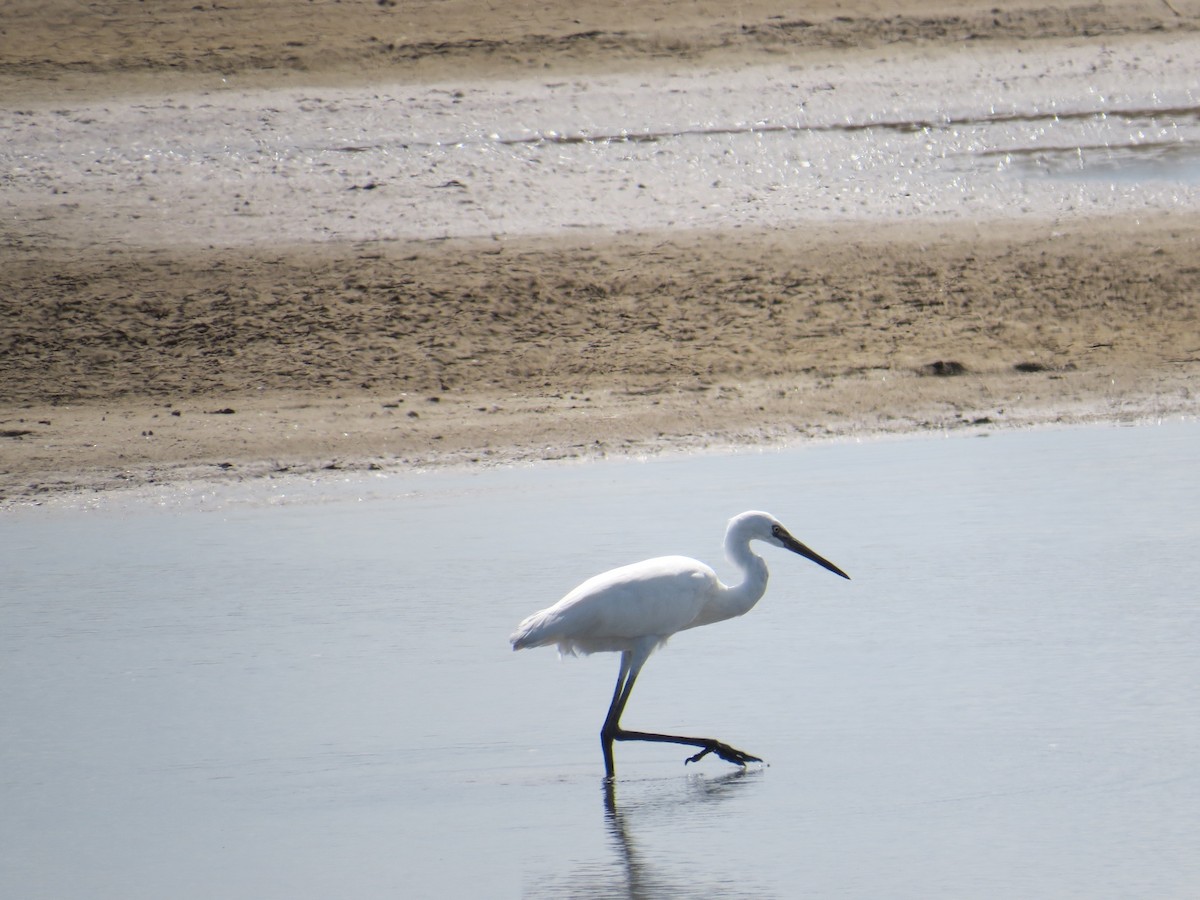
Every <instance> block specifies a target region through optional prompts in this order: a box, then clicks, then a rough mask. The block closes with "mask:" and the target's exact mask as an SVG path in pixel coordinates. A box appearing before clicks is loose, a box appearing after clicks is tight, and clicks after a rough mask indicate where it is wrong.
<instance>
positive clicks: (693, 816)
mask: <svg viewBox="0 0 1200 900" xmlns="http://www.w3.org/2000/svg"><path fill="white" fill-rule="evenodd" d="M762 774H763V773H762V770H761V769H737V770H735V771H732V772H729V773H727V774H725V775H722V776H721V777H719V778H705V777H699V776H697V777H692V778H688V779H687V780H686V786H685V787H684V788H683V789H682V790H680V789H679V787H680V785H679V782H678V781H675V780H674V779H671V780H669V781H668V782H667V786H668V787H669V790H666V791H656V792H654V793H653V794H652V793H651V791H652V790H653V786H654V784H655V783H654V782H624V783H622V785H621V786H620V787H621V789H622V790H623V791H625V792H626V793H627V794H635V795H637V796H638V797H639V799H636V800H630V801H628V802H626V803H625V804H624V805H622V804H621V803H619V802H618V798H617V790H618V785H617V782H616V780H615V779H612V778H606V779H604V782H603V792H604V820H605V826H606V829H607V831H608V836H609V843H610V844H611V846H612V848H613V850H614V853H615V856H616V867H617V869H618V870H619V871H620V872H621V873H622V875H623V883H620V882H617V883H608V884H604V885H603V886H601V885H594V886H593V887H594V888H596V890H597V893H596V894H595V896H605V897H627V898H630V900H651V898H661V897H697V898H699V897H704V898H709V897H713V896H721V897H730V896H739V895H740V896H746V897H750V896H754V897H763V896H767V895H768V894H769V892H768V894H764V892H763V890H762V889H761V886H759V887H758V888H755V887H753V886H752V885H750V884H747V883H744V882H743V879H742V878H741V877H740V876H741V873H737V875H736V876H734V877H720V878H719V879H712V878H711V877H707V878H706V877H705V875H706V874H708V875H710V876H711V875H716V874H720V875H722V876H726V873H713V872H711V871H710V872H707V873H706V872H705V871H703V870H702V871H696V870H695V869H688V870H686V871H677V872H672V871H670V867H669V863H668V862H667V859H666V858H665V857H662V858H656V857H655V855H654V854H653V852H651V853H646V852H644V850H645V844H646V842H647V841H648V840H649V841H652V842H654V843H656V844H658V845H661V841H659V840H658V839H659V838H661V837H663V836H666V835H676V836H679V835H687V834H688V832H689V829H684V828H678V827H672V828H664V827H663V825H664V824H665V823H664V820H667V821H673V820H676V819H678V818H681V817H683V818H686V819H688V820H689V821H690V822H692V823H697V822H698V823H705V822H713V821H715V820H716V819H717V817H718V816H720V815H721V813H720V812H719V811H718V810H717V807H719V806H722V805H724V801H727V800H729V799H731V798H732V797H734V796H735V792H736V791H738V790H740V789H744V788H747V787H749V786H750V785H751V784H752V783H754V782H755V781H757V780H758V779H759V778H760V777H761V776H762ZM694 835H695V833H694V831H693V832H692V836H693V837H694ZM688 840H690V839H688ZM639 843H641V845H642V847H641V849H639ZM692 849H693V850H694V849H695V848H694V847H692ZM670 856H671V857H672V858H678V855H677V854H675V853H672V854H670ZM735 881H736V882H743V883H742V884H741V885H740V886H739V887H737V888H734V893H732V894H731V893H730V889H731V882H735Z"/></svg>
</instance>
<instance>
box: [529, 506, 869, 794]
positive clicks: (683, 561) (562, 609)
mask: <svg viewBox="0 0 1200 900" xmlns="http://www.w3.org/2000/svg"><path fill="white" fill-rule="evenodd" d="M751 541H762V542H763V543H764V544H771V545H773V546H775V547H782V548H783V549H785V550H791V551H792V552H793V553H798V554H800V555H801V556H803V557H804V558H805V559H809V560H812V561H813V562H815V563H817V565H820V566H824V567H825V568H826V569H828V570H829V571H830V572H833V573H834V574H835V575H840V576H842V577H843V578H847V579H848V578H849V577H850V576H849V575H847V574H846V573H845V572H843V571H842V570H841V569H839V568H838V567H837V566H835V565H834V564H833V563H831V562H830V561H829V560H827V559H824V558H823V557H821V556H819V555H817V554H816V553H815V552H813V551H812V550H810V549H809V548H808V547H806V546H805V545H804V544H802V543H800V541H798V540H796V539H795V538H794V537H792V535H791V534H790V533H789V532H788V530H787V529H786V528H784V527H783V525H782V524H780V522H779V520H777V519H776V518H775V517H774V516H772V515H770V514H768V513H765V512H753V511H752V512H744V513H742V514H741V515H738V516H735V517H734V518H732V519H731V520H730V521H729V527H728V528H727V529H726V531H725V554H726V555H727V556H728V557H729V559H730V561H731V562H732V563H734V564H735V565H736V566H737V567H738V568H739V569H741V570H742V574H743V578H742V581H741V583H740V584H735V585H726V584H723V583H722V582H721V580H720V579H719V578H718V577H717V573H716V572H714V571H713V570H712V569H711V568H710V567H708V566H706V565H705V564H704V563H702V562H699V561H698V560H694V559H689V558H688V557H686V556H660V557H657V558H655V559H647V560H644V561H643V562H639V563H633V564H632V565H629V566H622V567H621V568H618V569H612V570H610V571H608V572H603V573H601V574H600V575H596V576H594V577H592V578H589V579H588V580H587V581H585V582H584V583H583V584H581V585H579V587H577V588H575V590H573V591H571V592H570V593H569V594H567V595H566V596H565V597H563V598H562V599H561V600H559V601H558V602H557V603H555V604H554V605H553V606H551V607H549V608H547V609H543V610H542V611H541V612H536V613H534V614H533V615H532V616H529V618H527V619H525V621H523V622H522V623H521V624H520V625H518V626H517V630H516V631H515V632H513V634H512V637H511V638H509V640H510V641H511V642H512V646H513V649H514V650H524V649H525V648H527V647H546V646H549V645H551V644H554V645H557V647H558V650H559V652H560V653H563V654H571V655H575V654H578V653H585V654H586V653H601V652H610V653H620V654H621V670H620V673H619V674H618V675H617V686H616V689H615V690H614V691H613V697H612V703H611V704H609V707H608V715H607V716H605V719H604V726H603V728H602V729H601V730H600V745H601V747H602V748H603V750H604V770H605V775H606V777H608V778H612V777H613V775H614V774H615V772H616V768H615V766H614V765H613V741H655V742H659V743H670V744H685V745H688V746H691V747H699V748H700V752H698V753H696V754H695V755H694V756H690V757H688V759H687V760H686V762H696V761H697V760H699V759H701V758H703V757H704V756H707V755H708V754H709V753H714V754H716V755H717V756H719V757H720V758H721V759H724V760H726V761H728V762H731V763H735V764H736V765H739V766H745V765H746V763H748V762H762V760H761V759H759V758H758V757H757V756H751V755H750V754H749V753H746V752H744V751H742V750H738V749H737V748H735V747H730V746H729V745H728V744H723V743H721V742H720V741H717V740H714V739H712V738H704V737H683V736H680V735H673V734H656V733H653V732H646V731H627V730H625V729H624V728H622V727H621V713H622V712H623V711H624V710H625V704H626V703H628V702H629V695H630V694H631V693H632V692H633V683H634V682H635V681H636V680H637V677H638V673H639V672H641V671H642V666H644V665H645V664H646V660H647V659H649V658H650V654H651V653H653V652H654V651H655V650H656V649H657V648H658V647H661V646H662V645H663V644H665V643H666V642H667V639H668V638H670V637H671V635H673V634H675V633H676V632H677V631H684V630H686V629H688V628H697V627H699V626H701V625H711V624H712V623H714V622H720V621H723V620H725V619H732V618H734V617H736V616H740V615H744V614H745V613H747V612H749V611H750V610H751V609H753V608H754V604H756V603H757V602H758V601H759V600H760V599H761V598H762V595H763V594H764V593H765V592H766V589H767V564H766V562H765V561H764V560H763V558H762V557H761V556H759V555H758V554H756V553H755V552H754V551H753V550H751V549H750V542H751Z"/></svg>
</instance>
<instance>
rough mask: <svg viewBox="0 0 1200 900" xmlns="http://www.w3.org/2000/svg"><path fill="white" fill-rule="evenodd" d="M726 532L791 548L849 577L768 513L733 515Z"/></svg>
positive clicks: (744, 538) (786, 548) (745, 538)
mask: <svg viewBox="0 0 1200 900" xmlns="http://www.w3.org/2000/svg"><path fill="white" fill-rule="evenodd" d="M727 534H728V536H729V537H730V538H732V537H733V536H734V535H737V536H738V537H739V538H740V539H741V540H744V541H747V542H749V541H756V540H757V541H763V542H765V543H768V544H774V545H775V546H776V547H782V548H783V549H785V550H791V551H792V552H793V553H798V554H800V555H801V556H803V557H804V558H805V559H808V560H812V561H813V562H815V563H816V564H817V565H818V566H822V567H824V568H826V569H828V570H829V571H830V572H832V573H833V574H835V575H841V576H842V577H843V578H846V579H848V578H849V577H850V576H849V575H847V574H846V573H845V572H843V571H842V570H841V569H839V568H838V567H837V566H835V565H834V564H833V563H831V562H830V561H829V560H827V559H825V558H824V557H823V556H820V555H819V554H817V553H815V552H814V551H813V550H811V549H810V548H809V547H807V546H805V545H804V544H802V543H800V541H798V540H796V539H795V538H794V537H792V535H791V532H789V531H788V530H787V529H786V528H784V527H783V523H781V522H780V521H779V520H778V519H776V518H775V517H774V516H773V515H771V514H770V513H765V512H757V511H751V512H744V513H742V514H741V515H739V516H734V517H733V518H732V519H731V520H730V521H729V531H728V532H727Z"/></svg>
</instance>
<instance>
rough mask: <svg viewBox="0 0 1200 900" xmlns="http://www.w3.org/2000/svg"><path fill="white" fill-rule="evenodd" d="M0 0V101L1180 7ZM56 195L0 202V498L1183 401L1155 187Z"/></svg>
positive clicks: (346, 82) (1183, 377)
mask: <svg viewBox="0 0 1200 900" xmlns="http://www.w3.org/2000/svg"><path fill="white" fill-rule="evenodd" d="M10 6H11V7H12V9H11V15H9V14H8V11H6V23H5V27H4V30H3V34H0V42H2V46H0V60H3V62H2V63H0V98H3V100H4V102H5V105H7V106H9V107H10V108H25V107H27V113H28V116H29V117H30V118H31V119H42V118H45V117H51V116H54V115H65V114H69V112H70V110H72V109H73V108H82V107H83V106H85V105H87V104H91V106H92V107H95V108H102V107H103V103H104V98H106V97H108V98H114V99H115V98H123V99H127V98H130V97H141V96H144V97H153V98H156V99H157V100H159V101H161V100H162V99H163V98H169V97H171V96H175V95H180V94H184V93H189V92H190V93H195V92H203V91H212V90H222V89H223V88H222V86H223V85H226V86H227V85H229V84H231V83H235V84H236V85H237V89H238V90H247V91H259V90H261V91H264V92H265V91H272V90H278V89H280V88H281V87H297V86H310V85H311V86H323V87H325V88H328V89H338V88H346V87H348V86H355V87H358V88H361V87H362V86H364V85H366V86H369V85H371V84H373V83H384V82H386V83H403V82H409V83H412V84H429V83H435V82H439V81H443V80H445V79H448V78H460V79H461V78H470V79H474V80H475V81H482V82H488V83H491V84H495V85H496V86H497V87H498V88H499V87H502V86H503V85H505V84H506V83H508V82H509V81H513V80H518V79H527V78H529V77H530V73H531V72H535V71H540V72H543V73H547V74H549V75H552V76H553V77H554V78H560V77H571V78H575V79H584V80H586V78H587V77H588V76H589V75H594V74H596V73H605V74H611V73H613V72H631V73H636V72H644V73H647V77H653V76H655V75H656V74H662V73H670V72H676V73H678V72H686V71H690V70H692V69H694V68H696V67H706V68H710V69H711V68H718V69H720V68H729V69H746V68H747V67H754V66H760V65H767V64H770V65H778V64H779V63H780V62H781V61H785V62H790V63H791V64H792V65H794V66H796V67H804V66H807V65H813V64H814V61H816V60H825V61H828V60H837V59H841V58H844V57H846V55H847V54H862V53H864V52H867V53H870V52H875V50H876V48H879V52H883V49H884V48H886V52H887V53H889V54H891V55H892V56H893V57H896V58H899V59H901V60H904V59H911V65H912V66H913V68H914V71H915V70H917V69H919V68H920V67H921V65H922V60H923V59H924V58H926V57H927V55H928V54H929V53H931V52H935V51H937V50H938V48H944V47H950V46H959V45H961V44H962V43H963V42H972V43H973V44H979V45H980V46H987V47H989V48H1002V49H1003V48H1010V49H1011V50H1012V52H1014V53H1020V54H1025V55H1026V56H1027V58H1029V59H1036V58H1037V57H1038V55H1039V54H1044V53H1047V52H1049V51H1051V50H1056V49H1059V48H1062V47H1064V46H1077V45H1081V44H1088V43H1089V42H1115V43H1117V44H1119V43H1120V42H1121V41H1127V40H1130V39H1131V38H1136V39H1137V40H1138V41H1139V42H1140V43H1139V47H1140V48H1142V49H1141V50H1140V51H1139V53H1140V56H1139V63H1140V64H1141V65H1143V66H1146V67H1149V68H1150V69H1151V70H1152V67H1153V66H1154V65H1156V64H1158V61H1157V60H1156V55H1155V53H1154V47H1155V46H1156V45H1157V44H1158V43H1159V42H1161V43H1162V45H1163V47H1164V48H1167V49H1165V50H1164V51H1163V53H1162V56H1163V59H1162V60H1161V64H1162V65H1163V66H1167V65H1168V64H1169V61H1170V57H1171V54H1172V53H1177V52H1178V47H1179V44H1178V41H1179V40H1180V39H1188V36H1189V35H1192V34H1193V33H1194V32H1195V31H1196V29H1197V25H1198V24H1200V18H1198V13H1200V8H1198V7H1197V5H1196V4H1195V3H1190V4H1189V3H1184V2H1180V0H1172V2H1171V3H1169V4H1168V3H1161V2H1160V3H1155V4H1151V3H1135V4H1118V5H1104V6H1103V7H1101V6H1089V7H1076V6H1071V5H1069V4H1037V5H1031V6H1028V7H1022V8H1019V9H1016V10H1008V11H1005V12H1003V13H996V12H993V11H992V8H991V6H990V5H988V4H983V3H944V4H937V5H936V7H931V6H929V5H928V4H917V3H896V4H890V5H887V6H886V7H884V8H883V9H879V8H878V4H875V5H868V4H854V3H847V4H828V5H822V4H817V5H816V6H815V7H813V8H811V9H806V11H805V17H804V20H803V21H801V20H800V19H798V18H796V19H793V18H791V17H780V14H779V11H778V10H777V9H776V7H774V6H771V5H767V4H751V5H749V6H746V5H742V6H740V7H739V8H738V11H737V13H736V14H734V13H731V12H728V11H727V9H726V8H725V7H723V6H718V5H716V4H712V5H709V4H703V3H702V4H694V5H693V4H689V5H688V6H687V9H686V11H681V10H680V9H678V8H677V7H675V6H674V5H669V4H653V3H651V4H637V5H631V6H629V7H625V6H624V5H620V4H617V5H613V4H607V5H600V4H596V5H594V6H593V5H592V4H562V5H561V6H558V7H551V8H546V7H543V6H541V5H533V4H529V5H525V4H508V5H506V6H505V7H504V8H503V9H490V8H481V7H479V6H477V5H473V4H466V3H461V4H459V3H450V4H436V5H434V4H431V5H428V6H421V7H420V8H417V9H408V8H406V7H404V5H399V6H390V5H387V4H377V3H370V4H367V3H357V4H347V3H342V4H334V3H312V4H304V5H301V6H295V5H293V4H288V3H282V2H280V3H266V4H254V5H253V6H250V5H247V6H244V7H243V6H238V5H236V4H235V5H233V6H232V7H226V6H222V7H219V8H218V7H213V8H211V9H210V8H207V7H198V6H193V5H190V4H178V5H176V4H167V5H163V4H157V5H155V6H154V7H153V8H152V9H150V10H147V9H146V8H144V5H143V4H136V3H124V2H121V3H116V4H110V5H109V6H107V7H105V9H104V10H103V11H100V10H99V9H98V8H93V9H89V10H86V11H83V12H81V11H80V10H79V8H78V7H77V6H75V5H74V4H66V3H61V4H60V3H51V4H42V3H39V4H32V3H29V4H21V3H18V4H11V5H10ZM953 89H954V85H951V84H948V85H947V86H946V90H947V91H948V92H952V91H953ZM64 110H65V111H66V113H64V112H62V111H64ZM56 111H57V112H56ZM181 115H186V113H183V112H181ZM8 177H9V178H10V180H11V183H17V181H19V178H20V176H19V173H17V174H9V176H8ZM60 201H61V202H60ZM73 202H75V201H74V200H72V199H71V198H52V199H49V200H43V201H41V202H40V205H34V204H26V203H22V204H18V205H17V207H16V208H15V209H12V210H11V213H10V215H9V216H8V217H7V219H6V221H5V222H4V223H3V238H4V240H3V243H2V244H0V262H2V266H0V350H2V351H3V352H0V385H3V387H0V454H2V459H3V465H2V466H0V470H2V471H0V503H13V502H25V501H30V500H33V501H36V500H37V499H38V498H39V497H43V496H45V495H46V494H47V493H60V492H63V491H68V492H73V491H86V492H90V491H92V490H97V489H106V488H111V487H119V486H125V485H136V484H144V483H147V482H162V481H172V480H180V479H192V478H222V479H228V478H239V477H248V476H257V475H264V474H271V473H279V472H291V473H307V472H321V471H324V470H326V469H332V470H344V469H363V468H371V467H374V468H381V469H387V468H390V467H405V468H407V467H412V466H416V465H434V464H438V463H445V462H454V463H474V462H507V461H512V460H524V459H540V458H563V457H591V456H601V455H606V454H614V453H622V454H624V453H646V452H655V451H657V450H660V449H662V448H664V447H698V446H713V445H727V444H738V443H747V442H761V441H787V440H796V439H804V438H814V437H824V436H830V435H834V436H838V435H841V436H847V435H869V434H878V433H886V432H903V431H913V430H918V429H930V428H935V429H936V428H958V427H976V428H978V427H996V426H1002V425H1005V424H1014V425H1020V424H1028V423H1038V422H1060V421H1083V420H1090V419H1096V418H1120V419H1124V418H1131V419H1132V418H1144V417H1147V416H1154V415H1178V414H1183V415H1194V414H1196V412H1197V411H1198V409H1200V403H1197V401H1196V398H1195V397H1194V388H1193V385H1194V384H1195V376H1196V374H1197V371H1198V368H1200V327H1198V325H1197V321H1196V314H1195V307H1194V299H1195V297H1196V296H1197V293H1198V288H1200V266H1197V265H1196V263H1195V260H1196V259H1197V258H1200V254H1198V253H1197V251H1198V249H1200V248H1197V235H1198V234H1200V231H1198V230H1197V228H1196V224H1197V211H1196V210H1195V209H1194V208H1191V207H1190V206H1184V207H1182V208H1178V209H1160V210H1156V211H1155V212H1153V214H1145V215H1142V214H1139V215H1128V214H1113V215H1105V216H1085V217H1073V218H1062V217H1037V216H1032V217H1028V218H1024V219H1014V218H1006V219H1003V220H986V219H977V220H975V221H966V222H964V221H961V220H948V219H947V218H946V217H942V216H938V215H930V216H928V217H926V218H923V219H921V220H920V221H915V222H914V221H905V222H887V221H875V222H853V221H830V222H815V223H814V222H805V223H799V224H796V223H790V224H786V225H785V226H783V227H739V228H735V227H729V228H714V227H706V228H699V229H695V228H693V229H687V228H682V229H681V228H656V229H653V230H649V231H638V230H632V231H621V232H614V231H612V230H607V229H567V230H561V231H557V232H556V233H550V234H527V233H521V234H516V233H514V234H504V233H500V234H493V235H490V236H488V237H453V238H451V239H446V240H416V239H398V240H369V241H368V240H347V239H338V238H336V237H335V238H333V239H330V240H324V241H316V242H304V243H297V242H296V241H294V240H284V241H273V240H272V238H271V233H270V231H269V230H268V231H267V232H266V233H264V234H260V235H258V236H257V237H256V238H255V239H254V240H253V241H245V240H239V241H229V242H226V243H221V242H219V241H217V242H213V241H201V242H197V241H195V240H193V239H189V235H188V234H187V233H171V232H170V231H169V230H168V231H164V230H163V229H161V228H158V229H145V230H144V231H142V232H137V231H130V232H128V233H127V235H126V236H125V237H122V238H120V239H113V238H111V235H110V237H109V239H105V237H104V236H105V224H104V222H103V221H95V220H94V219H93V218H91V217H90V216H88V217H79V219H78V220H77V221H76V220H72V218H71V209H70V204H71V203H73ZM223 202H225V198H224V197H220V196H214V200H213V203H214V204H217V203H223ZM56 204H57V205H56ZM58 207H62V209H61V211H56V210H57V208H58ZM312 215H313V216H314V217H318V218H319V216H320V215H321V213H320V211H319V210H314V211H313V212H312ZM217 221H218V224H219V219H218V220H217ZM152 231H153V233H151V232H152ZM44 235H50V237H49V238H47V239H42V237H40V236H44Z"/></svg>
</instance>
